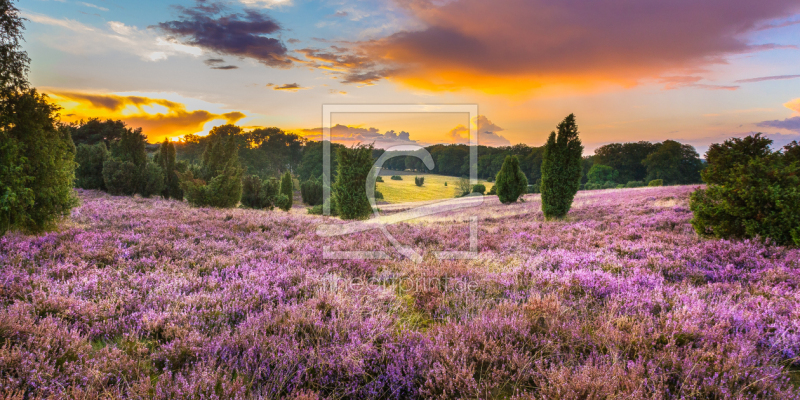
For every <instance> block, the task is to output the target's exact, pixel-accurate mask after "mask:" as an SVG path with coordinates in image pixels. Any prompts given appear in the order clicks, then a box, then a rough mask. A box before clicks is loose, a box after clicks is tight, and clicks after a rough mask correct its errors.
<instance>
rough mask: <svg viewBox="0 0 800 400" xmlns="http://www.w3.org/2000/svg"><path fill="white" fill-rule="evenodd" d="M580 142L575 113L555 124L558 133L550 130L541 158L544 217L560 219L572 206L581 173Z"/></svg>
mask: <svg viewBox="0 0 800 400" xmlns="http://www.w3.org/2000/svg"><path fill="white" fill-rule="evenodd" d="M582 153H583V145H581V140H580V139H579V138H578V126H577V125H576V124H575V116H574V115H573V114H570V115H568V116H567V117H566V118H564V120H563V121H562V122H561V123H560V124H558V135H557V136H556V133H555V132H552V133H550V137H549V138H548V139H547V143H546V144H545V146H544V156H543V159H542V183H541V191H542V212H543V213H544V216H545V218H548V219H551V218H563V217H564V216H566V215H567V213H568V212H569V209H570V207H572V200H573V199H574V198H575V194H576V193H577V192H578V185H580V183H581V176H582V175H583V166H582V163H583V159H582Z"/></svg>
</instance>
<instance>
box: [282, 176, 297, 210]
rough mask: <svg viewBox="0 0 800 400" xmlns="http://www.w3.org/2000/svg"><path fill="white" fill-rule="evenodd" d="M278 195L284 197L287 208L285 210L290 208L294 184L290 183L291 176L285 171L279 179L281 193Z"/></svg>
mask: <svg viewBox="0 0 800 400" xmlns="http://www.w3.org/2000/svg"><path fill="white" fill-rule="evenodd" d="M280 194H282V195H284V196H286V198H287V200H286V201H287V202H288V204H287V206H286V209H287V210H288V209H289V208H292V200H293V199H294V182H292V174H291V173H289V171H286V172H285V173H284V174H283V176H282V177H281V192H280Z"/></svg>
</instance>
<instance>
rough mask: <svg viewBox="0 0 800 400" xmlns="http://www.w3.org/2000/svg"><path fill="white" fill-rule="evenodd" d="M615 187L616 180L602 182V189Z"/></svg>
mask: <svg viewBox="0 0 800 400" xmlns="http://www.w3.org/2000/svg"><path fill="white" fill-rule="evenodd" d="M616 187H617V183H616V182H612V181H608V182H606V183H604V184H603V189H614V188H616Z"/></svg>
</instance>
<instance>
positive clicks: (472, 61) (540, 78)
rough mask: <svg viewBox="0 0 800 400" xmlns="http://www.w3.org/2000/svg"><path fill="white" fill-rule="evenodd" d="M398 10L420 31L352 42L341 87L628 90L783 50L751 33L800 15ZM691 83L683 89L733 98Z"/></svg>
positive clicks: (618, 7)
mask: <svg viewBox="0 0 800 400" xmlns="http://www.w3.org/2000/svg"><path fill="white" fill-rule="evenodd" d="M398 3H399V4H401V5H403V6H404V7H405V8H406V9H407V10H408V11H409V13H410V14H411V15H412V16H413V17H415V19H416V20H417V24H416V25H415V26H421V28H419V29H410V30H404V31H400V32H397V33H395V34H392V35H389V36H387V37H383V38H379V39H375V40H370V41H362V42H356V43H353V44H352V45H351V49H350V51H351V52H352V53H353V54H356V55H358V54H363V56H362V57H360V58H359V57H353V58H352V61H353V62H349V63H346V62H344V61H350V60H351V59H347V58H346V57H344V56H342V55H336V57H328V60H329V62H332V63H334V64H336V62H337V61H339V63H338V64H340V65H341V66H342V68H345V69H348V73H349V75H346V76H345V78H346V79H345V82H348V81H353V80H358V79H355V78H361V77H367V78H369V79H372V80H378V79H381V78H384V77H385V78H388V79H390V80H394V81H397V82H400V83H402V84H405V85H408V86H411V87H417V88H421V89H426V90H431V91H449V90H459V89H463V88H471V89H476V90H480V91H484V92H487V93H507V94H524V93H528V92H531V91H534V90H535V91H539V92H541V91H554V90H562V89H564V88H574V89H577V90H581V91H584V90H587V89H595V88H603V87H606V86H609V85H613V86H617V85H621V86H623V87H630V86H634V85H637V84H639V83H640V82H642V81H645V80H651V79H658V78H660V77H663V76H668V75H674V74H686V73H687V72H691V71H698V70H700V69H702V68H705V67H707V66H709V65H713V64H718V63H724V62H725V61H726V58H727V57H729V56H731V55H735V54H742V53H748V52H754V51H761V50H769V49H779V48H786V47H787V46H781V45H780V44H771V43H765V44H764V43H750V42H749V41H748V40H747V38H746V34H747V33H750V32H754V31H755V30H756V29H757V28H758V27H759V26H762V25H763V22H764V21H769V20H771V19H774V18H781V17H786V16H789V15H793V14H794V13H796V12H798V11H800V5H799V4H798V3H797V1H796V0H764V1H762V2H758V3H753V2H730V1H727V0H707V1H695V2H689V1H686V2H684V1H678V2H671V1H656V0H641V1H637V2H633V3H631V2H619V1H611V0H599V1H597V0H567V1H560V2H552V1H545V0H497V1H485V0H459V1H447V2H436V1H433V0H398ZM634 3H635V6H634ZM306 56H307V57H308V56H309V55H308V54H306ZM326 56H327V54H326ZM322 58H325V57H319V56H318V57H317V59H322ZM330 60H333V61H330ZM363 60H369V62H366V61H363ZM370 62H373V63H376V64H377V65H370V64H369V63H370ZM351 77H352V78H351ZM690 79H692V81H690V82H683V86H690V87H695V88H701V89H728V90H733V89H735V87H733V86H723V85H713V84H703V83H700V78H697V79H696V78H695V77H691V78H690ZM362 80H363V79H362ZM686 80H689V78H687V79H686ZM667 83H669V82H667ZM676 83H677V84H678V85H679V86H680V84H681V82H676Z"/></svg>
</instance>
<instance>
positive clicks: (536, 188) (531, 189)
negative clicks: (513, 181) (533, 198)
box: [528, 183, 539, 193]
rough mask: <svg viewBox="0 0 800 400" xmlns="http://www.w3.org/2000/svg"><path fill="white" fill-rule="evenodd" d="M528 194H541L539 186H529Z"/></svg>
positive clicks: (535, 184)
mask: <svg viewBox="0 0 800 400" xmlns="http://www.w3.org/2000/svg"><path fill="white" fill-rule="evenodd" d="M528 193H539V184H538V183H534V184H533V185H528Z"/></svg>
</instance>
